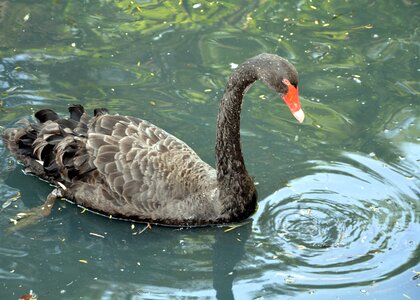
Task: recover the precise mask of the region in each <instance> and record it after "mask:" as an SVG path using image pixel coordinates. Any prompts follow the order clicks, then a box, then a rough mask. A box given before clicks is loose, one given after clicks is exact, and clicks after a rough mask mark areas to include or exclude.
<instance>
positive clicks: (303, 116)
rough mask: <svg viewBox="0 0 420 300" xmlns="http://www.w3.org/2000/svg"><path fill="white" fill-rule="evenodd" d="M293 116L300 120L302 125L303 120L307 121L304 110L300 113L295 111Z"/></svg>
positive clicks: (300, 110)
mask: <svg viewBox="0 0 420 300" xmlns="http://www.w3.org/2000/svg"><path fill="white" fill-rule="evenodd" d="M293 116H294V117H295V118H296V120H298V122H299V123H302V122H303V120H305V114H304V112H303V110H302V109H299V110H298V111H295V112H294V113H293Z"/></svg>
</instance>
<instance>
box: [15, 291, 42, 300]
mask: <svg viewBox="0 0 420 300" xmlns="http://www.w3.org/2000/svg"><path fill="white" fill-rule="evenodd" d="M19 300H38V296H37V295H36V294H35V293H34V292H33V291H32V290H30V291H29V294H26V295H23V296H20V298H19Z"/></svg>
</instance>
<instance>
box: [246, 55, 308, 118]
mask: <svg viewBox="0 0 420 300" xmlns="http://www.w3.org/2000/svg"><path fill="white" fill-rule="evenodd" d="M249 62H250V63H251V64H252V65H253V66H254V67H255V68H256V71H257V77H258V78H259V79H260V80H262V81H263V82H264V83H265V84H267V85H268V86H269V87H271V88H272V89H274V90H275V91H276V92H277V93H279V94H280V95H281V96H282V98H283V100H284V102H286V104H287V106H288V107H289V109H290V112H291V113H292V114H293V116H294V117H295V118H296V119H297V120H298V121H299V123H302V122H303V120H304V119H305V114H304V113H303V110H302V109H301V107H300V102H299V92H298V82H299V77H298V73H297V71H296V69H295V67H294V66H293V65H292V64H291V63H289V62H288V61H287V60H286V59H284V58H282V57H280V56H277V55H275V54H267V53H264V54H260V55H258V56H255V57H253V58H251V59H250V60H249Z"/></svg>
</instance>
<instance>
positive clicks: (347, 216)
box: [255, 154, 420, 288]
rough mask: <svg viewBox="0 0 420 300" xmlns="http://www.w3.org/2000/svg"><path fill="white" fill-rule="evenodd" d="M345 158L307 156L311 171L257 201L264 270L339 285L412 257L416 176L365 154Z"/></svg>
mask: <svg viewBox="0 0 420 300" xmlns="http://www.w3.org/2000/svg"><path fill="white" fill-rule="evenodd" d="M344 161H345V162H331V163H325V162H321V161H313V162H311V164H312V167H311V170H310V175H307V176H305V177H302V178H299V179H296V180H294V181H292V182H290V184H289V186H287V187H285V188H283V189H281V190H279V191H278V192H276V193H275V194H273V195H271V196H270V197H268V198H267V199H265V200H264V201H263V202H262V203H261V207H260V210H259V212H258V214H257V215H256V219H257V223H258V227H257V228H256V229H255V231H256V235H257V237H256V238H257V239H258V245H259V246H260V247H258V249H261V250H260V251H261V253H260V255H261V256H264V257H265V269H266V271H267V272H270V271H273V272H276V267H273V266H278V267H279V270H280V272H279V271H278V270H277V272H276V273H275V274H276V275H277V276H278V275H281V276H284V280H285V282H286V283H289V284H292V285H305V286H306V287H310V286H312V287H314V288H320V287H322V286H328V287H331V286H339V287H343V286H349V285H354V284H355V283H358V284H360V283H362V284H363V283H365V284H368V283H372V282H378V281H381V280H385V279H387V278H389V277H390V276H394V275H395V274H398V273H400V272H403V271H405V270H407V269H408V268H410V267H414V266H415V265H416V264H417V261H416V256H415V255H413V253H415V252H416V251H418V247H419V246H418V241H419V240H418V236H417V233H418V232H419V229H420V226H419V222H418V218H419V216H418V212H419V203H418V200H417V199H418V197H419V194H420V191H419V188H418V186H416V182H418V179H417V178H412V177H408V176H405V172H404V170H402V169H401V168H399V169H397V168H394V167H392V166H389V165H385V164H384V163H382V162H380V161H378V160H374V159H372V158H370V157H363V156H360V155H355V154H346V158H345V159H344ZM284 264H287V265H288V268H287V270H285V269H284V268H283V265H284ZM267 266H269V267H267ZM263 268H264V267H263ZM281 270H283V271H281ZM391 274H392V275H391Z"/></svg>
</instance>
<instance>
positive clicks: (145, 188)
mask: <svg viewBox="0 0 420 300" xmlns="http://www.w3.org/2000/svg"><path fill="white" fill-rule="evenodd" d="M258 79H259V80H262V81H263V82H264V83H265V84H266V85H268V86H269V87H271V88H272V89H274V90H275V91H276V92H277V93H279V94H280V95H282V97H283V99H284V101H285V102H286V104H287V106H288V107H289V109H290V111H291V112H292V113H293V115H294V116H295V118H296V119H297V120H298V121H299V122H303V119H304V113H303V111H302V110H301V108H300V103H299V97H298V74H297V71H296V69H295V68H294V66H293V65H292V64H290V63H289V62H288V61H287V60H286V59H284V58H282V57H279V56H277V55H273V54H260V55H258V56H255V57H253V58H251V59H249V60H247V61H246V62H245V63H243V64H241V65H240V66H239V67H237V68H236V69H235V71H234V73H233V74H232V76H231V77H230V78H229V81H228V82H227V85H226V89H225V93H224V95H223V98H222V100H221V103H220V107H219V114H218V119H217V136H216V147H215V150H216V169H214V168H212V167H211V166H210V165H208V164H207V163H205V162H204V161H202V160H201V159H200V157H198V155H197V154H196V153H195V152H194V151H193V150H192V149H191V148H190V147H189V146H188V145H186V144H185V143H184V142H182V141H181V140H179V139H178V138H176V137H174V136H173V135H171V134H169V133H167V132H166V131H164V130H163V129H160V128H159V127H156V126H155V125H153V124H151V123H149V122H147V121H144V120H141V119H137V118H134V117H129V116H120V115H110V114H108V111H107V110H106V109H104V108H100V109H95V111H94V117H89V116H88V115H87V114H86V112H85V111H84V108H83V107H82V106H81V105H73V106H70V107H69V111H70V117H69V118H67V119H64V118H60V117H59V116H58V115H57V114H56V113H55V112H54V111H52V110H50V109H43V110H40V111H38V112H37V113H35V117H36V118H37V119H38V120H39V123H29V121H26V123H25V121H23V122H24V123H25V126H23V127H19V128H9V129H6V130H5V131H4V133H3V139H4V141H5V144H6V146H7V148H8V149H9V150H10V151H11V152H12V153H13V154H14V155H15V156H16V158H17V159H18V160H19V161H21V162H22V163H23V165H24V166H25V167H26V170H27V171H29V172H31V173H33V174H35V175H37V176H39V177H41V178H43V179H45V180H47V181H48V182H50V183H52V184H53V185H55V186H56V188H55V189H54V191H53V192H52V193H51V194H50V195H49V196H48V199H47V201H46V203H45V204H44V206H43V207H42V214H47V211H50V210H51V209H50V208H51V206H52V203H53V202H54V200H55V199H56V198H57V197H59V198H66V199H68V200H70V201H73V202H75V203H77V204H79V205H80V206H82V207H85V208H87V209H90V210H92V211H94V212H97V213H100V214H103V215H106V216H110V217H115V218H121V219H127V220H133V221H139V222H148V223H153V224H161V225H173V226H200V225H210V224H223V223H230V222H237V221H241V220H244V219H246V218H248V217H249V216H250V215H251V214H253V213H254V212H255V209H256V206H257V192H256V189H255V186H254V183H253V181H252V179H251V177H250V176H249V175H248V173H247V170H246V168H245V164H244V160H243V157H242V152H241V144H240V134H239V127H240V111H241V105H242V99H243V95H244V94H245V93H246V91H247V89H248V87H249V86H250V85H251V84H252V83H253V82H255V81H256V80H258ZM39 212H40V211H39ZM39 212H38V213H39Z"/></svg>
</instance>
